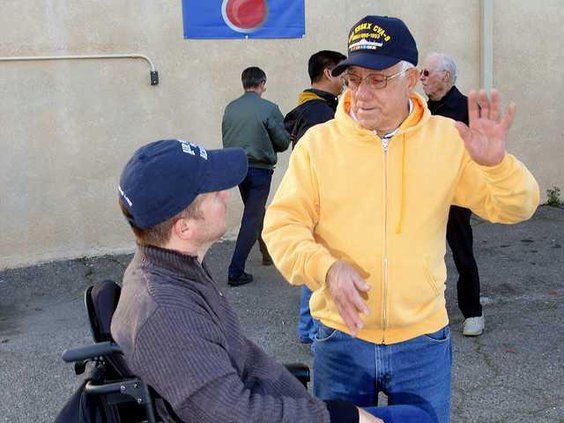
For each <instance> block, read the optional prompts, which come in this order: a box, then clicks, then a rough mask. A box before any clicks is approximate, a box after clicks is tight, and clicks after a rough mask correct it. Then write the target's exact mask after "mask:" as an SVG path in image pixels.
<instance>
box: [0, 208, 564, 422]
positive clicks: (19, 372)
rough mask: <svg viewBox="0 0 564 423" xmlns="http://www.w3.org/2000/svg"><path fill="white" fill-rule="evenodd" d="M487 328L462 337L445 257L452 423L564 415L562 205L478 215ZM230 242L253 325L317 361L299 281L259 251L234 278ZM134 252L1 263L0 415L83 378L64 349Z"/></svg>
mask: <svg viewBox="0 0 564 423" xmlns="http://www.w3.org/2000/svg"><path fill="white" fill-rule="evenodd" d="M474 236H475V249H476V257H477V260H478V266H479V268H480V273H481V278H482V295H483V304H484V314H485V316H486V332H485V333H484V335H483V336H481V337H478V338H464V337H462V336H461V334H460V331H459V328H460V325H461V323H462V315H461V314H460V312H459V311H458V309H457V306H456V296H455V289H454V288H455V280H456V279H455V277H456V271H455V270H454V267H453V265H452V261H451V260H450V257H447V264H448V269H449V280H448V288H447V304H448V310H449V315H450V325H451V329H452V334H453V346H454V362H455V364H454V368H453V395H452V421H453V422H564V302H563V299H564V248H563V246H564V210H563V209H556V208H551V207H541V208H539V210H538V211H537V213H536V214H535V216H534V217H533V219H531V220H530V221H528V222H525V223H522V224H519V225H513V226H504V225H492V224H489V223H485V222H481V221H475V226H474ZM232 249H233V243H231V242H222V243H219V244H216V246H214V248H213V249H212V250H211V251H210V254H209V257H208V262H209V264H210V266H211V269H212V272H213V274H214V275H215V276H216V278H217V280H218V281H219V283H220V285H221V286H222V287H223V288H224V292H225V293H226V295H227V297H228V298H229V300H230V301H231V303H232V304H233V306H234V307H235V309H236V310H237V312H238V314H239V316H240V319H241V324H242V326H243V327H244V329H245V331H246V332H247V333H248V335H249V336H250V337H251V338H252V339H254V340H255V341H256V342H257V343H258V344H259V345H261V346H262V347H263V348H264V349H265V350H267V351H268V352H269V353H271V354H272V355H274V356H275V357H277V358H278V359H279V360H280V361H283V362H288V361H301V362H305V363H308V364H310V365H311V356H310V354H309V350H308V347H307V346H304V345H301V344H299V343H298V342H297V337H296V334H295V327H296V321H297V312H298V302H299V289H298V288H295V287H291V286H290V285H288V284H287V283H286V282H285V281H284V280H283V278H282V277H281V276H280V274H279V273H278V272H277V271H276V270H275V269H274V268H273V267H264V266H261V265H260V254H259V253H258V249H257V251H253V253H252V254H253V255H252V256H251V260H250V262H249V265H248V266H249V268H248V270H249V271H251V272H252V273H253V274H254V276H255V282H253V283H252V284H249V285H246V286H243V287H239V288H229V287H227V285H226V283H225V282H226V270H225V269H226V268H227V264H228V262H229V259H230V254H231V252H232ZM129 258H130V257H129V256H112V257H109V256H106V257H100V258H86V259H78V260H72V261H65V262H56V263H50V264H44V265H40V266H34V267H28V268H21V269H12V270H4V271H1V272H0V363H1V368H0V393H1V398H2V400H1V401H0V421H4V422H18V423H19V422H49V421H53V418H54V417H55V415H56V414H57V412H58V410H59V409H60V408H61V407H62V405H63V404H64V402H65V401H66V400H67V399H68V397H69V396H70V395H71V393H72V392H73V390H74V389H75V388H76V386H77V385H78V378H77V377H76V376H75V375H74V373H73V369H72V366H70V365H67V364H65V363H63V361H62V360H61V359H60V356H61V353H62V351H63V350H64V349H65V348H68V347H71V346H78V345H82V344H86V343H88V342H90V334H89V332H88V327H87V322H86V315H85V311H84V308H83V304H82V293H83V291H84V288H85V287H86V286H87V285H89V284H90V283H92V282H93V281H95V280H101V279H105V278H112V279H117V280H119V278H120V275H121V273H122V272H123V269H124V268H125V266H126V265H127V263H128V261H129Z"/></svg>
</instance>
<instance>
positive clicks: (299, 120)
mask: <svg viewBox="0 0 564 423" xmlns="http://www.w3.org/2000/svg"><path fill="white" fill-rule="evenodd" d="M346 58H347V57H346V56H345V55H344V54H341V53H339V52H337V51H330V50H321V51H318V52H317V53H315V54H314V55H313V56H311V57H310V58H309V61H308V64H307V71H308V73H309V79H310V80H311V88H308V89H307V90H304V91H302V92H301V93H300V95H299V97H298V106H297V107H296V108H294V109H293V110H292V111H290V112H289V113H288V114H287V115H286V117H285V118H284V126H285V127H286V130H287V131H288V133H289V134H290V139H291V141H292V147H294V146H295V145H296V143H297V142H298V141H299V140H300V138H301V137H302V135H303V134H305V132H306V131H307V130H308V129H309V128H311V127H312V126H314V125H317V124H318V123H323V122H327V121H328V120H331V119H333V117H334V116H335V111H336V110H337V102H338V97H337V96H338V95H340V94H341V92H342V90H343V81H342V79H341V77H338V76H333V75H331V71H332V70H333V68H334V67H335V66H337V65H338V64H339V62H341V61H343V60H345V59H346ZM301 289H302V296H301V300H300V318H299V320H298V337H299V339H300V342H302V343H304V344H310V343H312V342H313V337H314V336H315V333H316V331H317V322H316V321H315V319H313V318H312V317H311V313H310V311H309V300H310V298H311V290H310V289H309V288H308V287H307V286H306V285H302V288H301Z"/></svg>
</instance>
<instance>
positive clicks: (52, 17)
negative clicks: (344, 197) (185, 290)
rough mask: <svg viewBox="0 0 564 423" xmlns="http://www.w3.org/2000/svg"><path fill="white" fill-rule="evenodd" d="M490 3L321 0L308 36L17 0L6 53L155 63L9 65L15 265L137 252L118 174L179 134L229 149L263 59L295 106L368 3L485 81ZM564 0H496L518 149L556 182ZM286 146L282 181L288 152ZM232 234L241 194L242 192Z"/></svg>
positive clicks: (166, 3) (2, 199)
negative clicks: (224, 132)
mask: <svg viewBox="0 0 564 423" xmlns="http://www.w3.org/2000/svg"><path fill="white" fill-rule="evenodd" d="M480 4H481V2H480V0H449V1H446V0H444V1H443V0H418V1H416V0H387V1H385V0H380V1H374V0H364V1H363V0H331V1H329V0H307V1H306V32H307V35H306V37H305V38H303V39H296V40H198V41H197V40H184V39H183V38H182V34H183V29H182V12H181V6H180V1H171V0H136V1H131V0H129V1H121V2H116V1H110V0H95V1H94V0H73V1H69V0H66V1H64V0H41V1H34V2H22V1H19V0H2V2H1V5H2V13H0V56H33V55H69V54H102V53H141V54H145V55H147V56H149V57H150V58H151V59H152V60H153V61H154V63H155V64H156V67H157V69H158V71H159V73H160V77H161V83H160V84H159V85H158V86H156V87H151V86H150V85H149V66H148V64H147V63H145V62H143V61H141V60H93V61H80V62H26V63H0V98H1V101H0V128H1V132H0V134H1V135H0V146H1V151H2V154H1V155H0V204H1V205H0V268H3V267H12V266H21V265H25V264H30V263H37V262H41V261H46V260H52V259H60V258H68V257H78V256H83V255H96V254H104V253H111V252H120V251H131V250H132V248H133V243H132V240H131V236H130V234H129V230H128V228H127V225H126V224H125V223H124V221H123V220H122V218H121V217H120V214H119V211H118V209H117V205H116V181H117V179H118V176H119V173H120V171H121V168H122V166H123V164H124V162H125V161H126V159H127V158H128V157H129V156H130V155H131V153H132V152H133V150H134V149H135V148H137V147H138V146H140V145H142V144H144V143H146V142H148V141H151V140H154V139H160V138H171V137H178V138H184V139H187V140H190V141H194V142H197V143H201V144H203V145H205V146H206V147H208V148H214V147H220V145H221V139H220V122H221V114H222V111H223V108H224V106H225V104H226V103H227V102H228V101H229V100H231V99H233V98H235V97H236V96H238V95H239V94H240V92H241V87H240V82H239V78H240V72H241V70H242V69H243V68H245V67H247V66H250V65H257V66H260V67H262V68H263V69H264V70H265V71H266V72H267V74H268V78H269V80H268V91H267V93H266V98H268V99H270V100H272V101H274V102H276V103H278V104H279V105H280V108H281V109H282V111H283V113H286V112H287V111H289V110H290V109H291V108H292V107H293V105H294V102H295V99H296V96H297V93H298V92H299V91H300V90H302V89H303V88H305V87H306V86H307V85H308V78H307V73H306V61H307V59H308V57H309V56H310V55H311V54H312V53H314V52H315V51H317V50H320V49H336V50H341V51H344V50H345V47H346V35H347V32H348V29H349V27H350V26H351V25H352V24H353V23H354V22H356V21H357V20H358V19H360V18H361V17H362V16H364V15H366V14H389V15H395V16H399V17H401V18H403V19H404V20H405V21H406V22H407V23H408V25H409V26H410V28H411V29H412V32H413V33H414V36H415V38H416V39H417V41H418V43H419V50H420V54H421V56H424V55H425V54H426V53H427V52H429V51H432V50H438V51H445V52H448V53H450V54H452V55H454V56H455V57H456V59H457V61H458V64H459V67H460V77H459V83H458V85H459V87H460V88H461V89H462V90H463V91H467V90H468V89H469V88H471V87H475V86H478V85H479V83H480V41H481V34H480ZM559 6H560V2H559V1H558V0H538V1H536V2H534V4H531V3H530V2H526V1H525V0H504V1H503V2H495V7H494V22H495V29H494V37H495V40H494V83H495V85H496V86H498V87H499V88H500V89H501V90H502V94H503V98H504V99H511V100H514V101H515V102H516V103H517V105H518V116H517V121H516V122H515V125H514V128H513V129H512V132H511V137H510V138H511V139H510V144H509V149H510V150H511V151H514V152H516V153H517V154H518V155H519V156H520V157H521V158H522V159H523V160H524V161H525V162H526V163H527V164H528V165H529V167H530V168H531V169H532V170H533V172H534V173H535V175H536V176H537V177H538V179H539V181H540V182H541V185H542V188H543V192H544V189H546V188H547V187H550V186H552V185H557V186H560V187H564V171H563V170H562V169H563V167H562V166H561V164H560V162H561V161H562V153H561V152H560V150H559V148H560V146H561V145H562V137H563V135H562V130H561V128H559V127H558V126H557V122H558V117H559V116H560V115H561V114H562V107H561V106H560V102H559V101H558V98H557V95H558V94H561V93H562V84H563V83H562V78H561V77H559V71H560V67H561V65H562V64H563V63H564V57H563V54H564V53H563V49H562V48H561V47H560V45H559V43H560V40H561V39H562V38H563V37H562V35H563V30H562V28H561V25H560V22H561V21H562V18H564V11H563V10H562V8H561V7H559ZM288 156H289V153H288V152H287V153H284V154H282V155H281V156H280V166H279V167H278V169H277V171H276V173H275V180H274V184H275V185H276V184H277V183H278V182H279V180H280V177H281V175H282V174H283V171H284V169H285V167H286V164H287V161H288ZM233 194H234V195H232V199H231V208H230V214H229V228H230V229H229V232H228V236H233V235H234V234H236V231H237V225H238V221H239V219H240V214H241V206H240V200H239V196H238V193H237V192H236V191H234V192H233Z"/></svg>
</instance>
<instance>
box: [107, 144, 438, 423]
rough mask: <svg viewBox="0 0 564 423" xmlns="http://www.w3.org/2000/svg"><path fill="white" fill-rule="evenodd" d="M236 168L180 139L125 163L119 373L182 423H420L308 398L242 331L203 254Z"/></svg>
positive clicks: (220, 223) (218, 226)
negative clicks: (132, 248)
mask: <svg viewBox="0 0 564 423" xmlns="http://www.w3.org/2000/svg"><path fill="white" fill-rule="evenodd" d="M246 173H247V158H246V156H245V152H244V151H243V150H242V149H238V148H228V149H223V150H205V149H204V148H203V147H201V146H199V145H196V144H193V143H190V142H186V141H182V140H164V141H156V142H153V143H150V144H148V145H145V146H143V147H141V148H140V149H139V150H137V151H136V152H135V154H134V155H133V157H132V158H131V159H130V160H129V161H128V163H127V164H126V166H125V168H124V170H123V173H122V175H121V179H120V185H119V196H120V199H119V202H120V206H121V209H122V212H123V214H124V215H125V217H126V218H127V220H128V221H129V224H130V226H131V228H132V230H133V232H134V234H135V238H136V241H137V249H136V252H135V255H134V257H133V259H132V261H131V263H130V264H129V266H128V268H127V270H126V272H125V275H124V278H123V287H122V292H121V296H120V299H119V303H118V306H117V309H116V311H115V314H114V316H113V319H112V325H111V333H112V335H113V338H114V339H115V341H116V342H117V343H118V344H119V346H120V347H121V349H122V351H123V354H124V358H125V361H126V363H127V365H128V366H129V368H130V369H131V371H132V372H133V373H134V374H135V375H137V376H139V377H140V378H141V379H142V380H143V381H144V382H145V383H146V384H148V385H149V386H150V387H151V388H152V389H154V390H155V391H156V392H157V393H158V394H159V395H160V396H161V397H162V398H163V399H164V400H165V401H166V402H168V403H169V404H170V406H171V408H172V410H173V412H174V414H176V417H177V418H180V419H181V420H183V421H190V422H214V423H215V422H259V421H261V422H262V421H264V422H272V423H274V422H328V423H329V422H382V421H383V420H381V419H380V418H378V417H375V416H380V417H382V418H383V419H384V421H392V420H394V421H417V422H422V421H427V420H426V419H427V416H426V415H425V413H424V412H422V411H421V410H419V409H417V408H415V407H411V406H398V407H397V408H394V407H381V408H371V409H360V408H358V407H356V406H355V405H353V404H352V403H349V402H346V401H340V400H338V399H335V400H329V401H321V400H319V399H316V398H314V397H313V396H312V395H311V394H309V393H308V391H307V390H306V389H305V388H304V386H303V385H302V384H300V382H299V381H298V380H297V379H296V378H295V377H293V376H292V375H291V374H290V373H289V372H288V370H287V369H286V368H285V367H284V366H282V365H281V364H279V363H277V362H276V361H275V360H274V359H272V358H271V357H269V356H268V355H267V354H266V353H265V352H264V351H263V350H262V349H260V348H259V347H258V346H256V345H255V344H254V343H253V342H251V341H250V340H249V339H247V338H246V337H245V336H244V335H243V333H242V331H241V328H240V326H239V323H238V320H237V317H236V315H235V313H234V311H233V309H232V308H231V306H230V305H229V304H228V302H227V300H226V299H225V297H224V296H223V293H222V292H221V289H220V287H219V286H218V284H217V283H216V282H215V281H214V280H213V278H212V276H211V275H210V273H209V271H208V269H207V267H206V264H205V261H204V257H205V255H206V252H207V251H208V249H209V248H210V247H211V246H212V244H213V243H214V242H215V241H217V240H218V239H219V238H220V237H221V236H222V235H223V234H224V232H225V229H226V227H225V216H226V209H227V200H228V196H229V192H228V191H227V190H228V189H229V188H232V187H235V186H237V184H239V183H240V182H241V181H242V180H243V178H244V177H245V175H246ZM158 412H159V414H161V417H165V418H166V416H163V414H166V413H167V411H166V410H158Z"/></svg>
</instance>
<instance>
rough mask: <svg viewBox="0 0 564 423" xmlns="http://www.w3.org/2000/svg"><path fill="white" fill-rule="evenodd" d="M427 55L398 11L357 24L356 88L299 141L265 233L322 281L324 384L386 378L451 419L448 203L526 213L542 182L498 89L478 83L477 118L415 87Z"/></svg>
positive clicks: (472, 97) (353, 392)
mask: <svg viewBox="0 0 564 423" xmlns="http://www.w3.org/2000/svg"><path fill="white" fill-rule="evenodd" d="M417 61H418V52H417V46H416V43H415V40H414V39H413V36H412V35H411V33H410V31H409V29H408V28H407V26H406V25H405V23H404V22H403V21H401V20H400V19H397V18H391V17H381V16H367V17H365V18H363V19H362V20H360V21H359V22H358V23H357V24H355V25H354V26H353V27H352V29H351V31H350V33H349V38H348V58H347V59H346V60H345V61H343V62H341V64H340V65H339V66H337V67H336V68H335V69H334V70H333V74H334V75H340V74H343V73H344V78H345V81H346V82H347V84H348V90H347V91H346V92H345V94H344V95H343V97H342V99H341V101H340V103H339V106H338V108H337V113H336V115H335V119H334V120H331V121H329V122H327V123H324V124H320V125H317V126H315V127H314V128H311V129H310V130H309V131H308V132H307V133H306V134H305V135H304V137H303V138H302V139H301V140H300V142H299V144H298V145H297V147H296V149H295V150H294V152H293V154H292V157H291V160H290V164H289V167H288V171H287V172H286V174H285V176H284V178H283V180H282V182H281V184H280V187H279V189H278V191H277V193H276V195H275V197H274V200H273V202H272V204H271V206H270V207H269V208H268V210H267V214H266V220H265V227H264V232H263V237H264V239H265V241H266V243H267V245H268V248H269V251H270V252H271V255H272V257H273V259H274V262H275V264H276V266H277V267H278V269H279V270H280V271H281V272H282V274H283V275H284V276H285V277H286V279H288V281H289V282H290V283H295V284H301V283H304V282H305V283H306V284H307V286H308V287H309V288H310V289H311V290H312V291H314V293H313V296H312V298H311V301H310V308H311V313H312V316H313V317H314V318H316V319H318V320H319V321H320V324H319V328H318V332H317V334H316V337H315V340H314V345H313V351H314V364H313V376H314V387H313V389H314V394H315V395H316V396H318V397H320V398H322V399H334V398H339V399H345V400H349V401H352V402H353V403H355V404H357V405H359V406H370V405H375V404H376V403H377V398H378V393H379V392H384V393H385V394H387V396H388V403H389V404H415V405H419V406H421V407H423V408H425V409H426V410H427V411H429V412H430V413H432V415H433V416H434V417H435V418H436V420H437V421H440V422H447V421H449V414H450V397H451V389H450V381H451V368H452V347H451V339H450V332H449V327H448V316H447V311H446V307H445V297H444V291H445V281H446V266H445V262H444V255H445V249H446V246H445V232H446V223H447V218H448V212H449V207H450V205H451V204H455V205H459V206H461V207H467V208H469V209H471V210H472V211H473V212H474V213H475V214H477V215H478V216H481V217H482V218H484V219H487V220H489V221H491V222H499V223H516V222H519V221H522V220H525V219H528V218H529V217H530V216H531V215H532V214H533V213H534V211H535V209H536V207H537V205H538V202H539V188H538V184H537V182H536V181H535V179H534V177H533V176H532V175H531V173H530V172H529V171H528V170H527V168H526V167H525V166H524V165H523V164H522V163H521V162H519V161H518V160H517V159H516V158H515V157H514V156H513V155H511V154H509V153H507V152H506V149H505V140H506V135H507V132H508V130H509V127H510V125H511V123H512V120H513V115H514V105H510V106H509V107H508V109H507V111H506V112H505V113H503V114H502V113H501V111H500V101H499V96H498V93H497V91H495V90H492V92H491V98H488V96H487V94H486V92H485V91H484V90H480V91H479V93H476V91H471V92H470V93H469V98H468V103H469V125H468V126H466V125H465V124H463V123H459V122H454V121H453V120H451V119H448V118H444V117H441V116H431V114H430V112H429V110H428V109H427V106H426V102H425V100H423V99H422V98H421V97H420V96H419V95H418V94H416V93H414V88H415V86H416V84H417V81H418V77H419V73H418V71H417V70H416V69H415V66H416V65H417ZM478 100H479V102H480V104H481V108H478V105H477V102H478Z"/></svg>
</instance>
